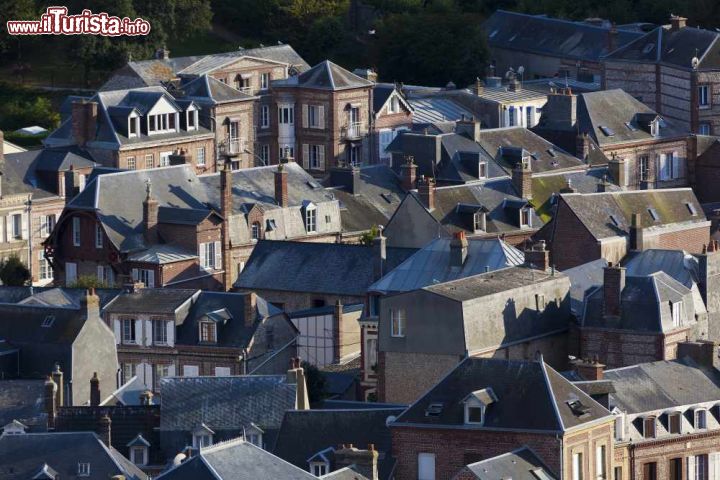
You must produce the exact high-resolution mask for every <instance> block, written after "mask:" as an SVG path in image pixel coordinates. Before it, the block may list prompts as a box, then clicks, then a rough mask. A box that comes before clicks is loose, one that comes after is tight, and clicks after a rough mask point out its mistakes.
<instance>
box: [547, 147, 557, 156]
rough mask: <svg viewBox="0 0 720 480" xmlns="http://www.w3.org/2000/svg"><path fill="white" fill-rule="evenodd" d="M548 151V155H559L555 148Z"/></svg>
mask: <svg viewBox="0 0 720 480" xmlns="http://www.w3.org/2000/svg"><path fill="white" fill-rule="evenodd" d="M547 153H548V155H550V156H551V157H553V158H554V157H555V156H556V155H557V154H556V153H555V149H553V148H548V150H547Z"/></svg>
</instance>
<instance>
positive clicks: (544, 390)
mask: <svg viewBox="0 0 720 480" xmlns="http://www.w3.org/2000/svg"><path fill="white" fill-rule="evenodd" d="M613 419H614V417H613V416H612V414H611V413H610V412H609V411H608V410H607V409H605V408H604V407H603V406H602V405H600V404H599V403H597V402H596V401H595V400H593V399H592V398H591V397H590V396H588V395H587V394H585V393H584V392H583V391H582V390H581V389H580V388H578V387H576V386H574V385H573V384H572V383H570V382H569V381H568V380H566V379H565V378H564V377H563V376H562V375H560V374H559V373H558V372H557V371H555V370H554V369H553V368H551V367H550V366H549V365H546V364H545V363H544V362H543V361H542V358H540V359H538V360H507V359H496V358H473V357H469V358H465V359H464V360H462V361H461V362H460V363H459V365H456V366H454V367H453V369H452V370H451V371H450V372H449V373H448V374H447V375H446V376H444V377H443V378H442V379H440V380H439V382H438V383H437V384H436V385H434V386H432V387H431V388H430V390H429V391H427V392H426V393H424V394H422V395H421V396H420V397H419V398H418V399H417V400H416V401H415V402H414V403H413V404H412V405H411V406H410V407H409V408H408V409H407V410H405V412H403V414H402V415H400V416H399V417H397V419H396V420H395V421H394V422H392V423H391V424H390V430H391V432H392V445H393V454H394V456H395V458H397V467H396V470H395V478H396V479H397V480H406V479H407V480H410V479H416V478H422V479H429V480H435V479H437V480H449V479H451V478H455V477H454V476H455V475H456V474H458V473H459V472H460V471H461V470H464V469H465V466H466V465H471V464H475V463H476V462H478V461H482V460H486V459H490V458H494V457H497V456H499V455H503V454H506V453H508V452H513V451H516V450H518V449H520V448H523V447H528V448H529V449H531V450H532V451H533V452H534V454H535V455H536V456H537V458H538V460H540V461H541V462H542V465H544V466H545V468H546V469H547V471H548V473H549V474H550V475H552V476H553V477H555V478H608V474H609V472H610V471H611V470H612V467H613V464H614V462H613V457H612V448H613ZM573 472H575V475H574V476H573ZM459 478H467V477H462V476H461V477H459ZM470 478H473V477H470ZM481 478H488V477H485V476H482V477H481ZM490 478H495V477H490ZM513 478H532V477H531V476H529V475H526V476H522V475H521V476H518V477H513ZM541 478H546V477H541Z"/></svg>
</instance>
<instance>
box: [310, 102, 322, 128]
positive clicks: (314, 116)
mask: <svg viewBox="0 0 720 480" xmlns="http://www.w3.org/2000/svg"><path fill="white" fill-rule="evenodd" d="M321 109H322V107H319V106H317V105H308V126H309V127H310V128H322V125H321V121H320V119H321V115H320V110H321Z"/></svg>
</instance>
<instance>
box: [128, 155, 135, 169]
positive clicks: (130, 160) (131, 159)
mask: <svg viewBox="0 0 720 480" xmlns="http://www.w3.org/2000/svg"><path fill="white" fill-rule="evenodd" d="M127 168H128V170H136V169H137V162H136V161H135V157H127Z"/></svg>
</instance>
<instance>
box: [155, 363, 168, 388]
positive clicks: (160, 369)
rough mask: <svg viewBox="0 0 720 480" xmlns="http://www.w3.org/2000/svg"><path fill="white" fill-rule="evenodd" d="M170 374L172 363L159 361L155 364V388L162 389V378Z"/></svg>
mask: <svg viewBox="0 0 720 480" xmlns="http://www.w3.org/2000/svg"><path fill="white" fill-rule="evenodd" d="M169 376H170V365H168V364H163V363H158V364H156V365H155V375H153V389H154V390H155V391H158V390H160V379H162V378H165V377H169Z"/></svg>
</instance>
